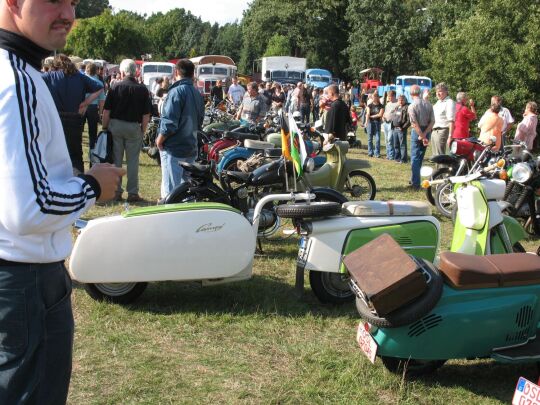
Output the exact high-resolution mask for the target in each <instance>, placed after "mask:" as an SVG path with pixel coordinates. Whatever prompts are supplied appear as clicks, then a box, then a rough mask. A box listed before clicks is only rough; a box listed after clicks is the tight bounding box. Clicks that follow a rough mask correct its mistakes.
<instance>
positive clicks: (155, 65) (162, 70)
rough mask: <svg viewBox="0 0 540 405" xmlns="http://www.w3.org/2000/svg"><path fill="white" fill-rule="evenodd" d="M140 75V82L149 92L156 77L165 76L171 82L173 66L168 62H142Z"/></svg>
mask: <svg viewBox="0 0 540 405" xmlns="http://www.w3.org/2000/svg"><path fill="white" fill-rule="evenodd" d="M140 74H141V77H142V81H143V83H144V85H145V86H146V88H147V89H148V90H149V91H152V85H153V84H154V82H155V81H156V79H157V78H158V77H165V76H167V77H168V78H169V80H170V81H171V82H172V81H173V78H174V64H173V63H169V62H144V63H143V64H142V66H141V70H140Z"/></svg>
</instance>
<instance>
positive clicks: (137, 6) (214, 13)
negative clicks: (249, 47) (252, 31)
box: [109, 0, 249, 25]
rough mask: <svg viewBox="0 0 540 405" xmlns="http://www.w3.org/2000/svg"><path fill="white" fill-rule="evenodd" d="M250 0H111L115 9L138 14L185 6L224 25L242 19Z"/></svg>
mask: <svg viewBox="0 0 540 405" xmlns="http://www.w3.org/2000/svg"><path fill="white" fill-rule="evenodd" d="M248 2H249V1H248V0H153V1H149V0H109V4H110V5H111V6H112V8H113V9H114V10H129V11H133V12H136V13H138V14H148V15H150V14H152V13H153V12H154V13H155V12H158V11H161V12H162V13H166V12H167V11H169V10H171V9H173V8H183V9H185V10H189V11H191V14H193V15H195V16H197V17H201V20H202V21H205V22H206V21H208V22H210V23H212V24H213V23H215V22H217V23H218V24H219V25H223V24H226V23H229V22H234V21H235V20H238V21H240V20H241V19H242V11H244V10H245V9H247V7H248Z"/></svg>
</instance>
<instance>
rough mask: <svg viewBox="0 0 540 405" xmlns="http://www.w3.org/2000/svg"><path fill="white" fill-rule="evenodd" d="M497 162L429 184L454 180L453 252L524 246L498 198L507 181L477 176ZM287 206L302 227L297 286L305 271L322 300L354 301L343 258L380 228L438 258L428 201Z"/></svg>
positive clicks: (437, 232)
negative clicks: (335, 209) (319, 215)
mask: <svg viewBox="0 0 540 405" xmlns="http://www.w3.org/2000/svg"><path fill="white" fill-rule="evenodd" d="M498 164H499V165H501V164H504V163H503V162H500V163H498ZM497 167H499V166H496V165H492V166H489V167H487V168H486V169H484V170H483V171H482V172H478V173H475V174H474V175H471V176H470V177H467V176H465V177H463V176H460V177H450V178H446V179H444V180H435V181H433V182H429V183H428V184H430V185H431V184H432V183H435V182H438V184H440V183H442V182H443V181H448V182H453V184H455V185H456V193H457V195H458V197H457V200H458V207H459V210H458V212H459V215H458V216H457V218H456V222H455V228H454V238H453V242H452V247H451V250H452V251H453V252H461V253H468V254H477V255H489V254H494V253H511V252H512V251H525V250H524V249H523V246H521V244H520V243H519V241H520V240H522V239H525V238H526V234H525V232H524V230H523V228H522V227H521V226H520V225H519V223H518V222H517V221H516V220H515V219H514V218H512V217H509V216H504V215H502V213H501V209H500V206H499V204H498V203H497V200H498V199H501V198H502V196H503V195H504V190H505V182H504V181H503V180H499V179H485V180H478V178H479V177H480V176H481V175H482V174H483V173H484V172H488V171H493V170H495V169H496V168H497ZM475 176H476V177H475ZM297 205H298V204H297ZM289 207H291V206H287V205H284V206H279V207H277V208H276V211H277V213H278V215H279V216H280V217H282V218H292V219H293V221H294V225H295V226H296V228H297V229H299V230H300V235H301V238H300V241H299V251H298V258H297V265H296V289H297V291H298V292H299V293H302V292H303V290H304V272H305V271H306V270H307V271H309V281H310V285H311V289H312V290H313V292H314V293H315V295H316V296H317V298H319V300H320V301H321V302H325V303H334V304H341V303H345V302H349V301H352V300H354V298H355V294H354V292H353V291H352V290H351V288H350V286H349V273H348V272H347V269H346V268H345V266H344V265H343V264H342V262H341V260H342V257H343V256H346V255H347V254H349V253H351V252H353V251H354V250H356V249H357V248H359V247H360V246H362V245H364V244H365V243H367V242H369V241H371V240H372V239H374V238H376V237H378V236H379V235H382V234H384V233H387V234H390V235H391V236H392V237H393V238H394V239H395V240H396V241H397V243H398V244H399V245H400V246H401V247H402V248H403V249H405V250H406V251H407V253H409V254H411V255H414V256H417V257H420V258H423V259H426V260H428V261H430V262H433V261H434V260H435V258H436V254H437V250H438V247H439V240H440V224H439V221H438V220H437V219H436V218H435V217H433V216H432V215H431V208H430V205H429V204H428V203H427V202H420V201H387V202H383V201H349V202H347V203H344V204H343V209H342V212H343V214H342V215H341V216H337V217H332V218H326V219H324V220H318V219H306V218H304V217H302V211H301V209H300V208H301V205H298V207H297V209H298V211H297V212H284V210H285V211H286V210H289V209H290V208H289ZM471 218H472V219H474V220H475V221H472V219H471ZM471 221H472V222H471Z"/></svg>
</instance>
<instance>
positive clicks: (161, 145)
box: [156, 134, 165, 150]
mask: <svg viewBox="0 0 540 405" xmlns="http://www.w3.org/2000/svg"><path fill="white" fill-rule="evenodd" d="M156 146H157V148H158V149H159V150H163V149H164V148H165V137H164V136H163V135H162V134H159V135H158V136H157V138H156Z"/></svg>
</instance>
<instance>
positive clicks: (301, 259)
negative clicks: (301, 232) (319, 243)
mask: <svg viewBox="0 0 540 405" xmlns="http://www.w3.org/2000/svg"><path fill="white" fill-rule="evenodd" d="M307 242H308V240H307V238H306V237H305V236H302V237H301V238H300V240H299V241H298V258H297V263H301V264H306V259H307V255H308V249H307V245H308V243H307Z"/></svg>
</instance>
